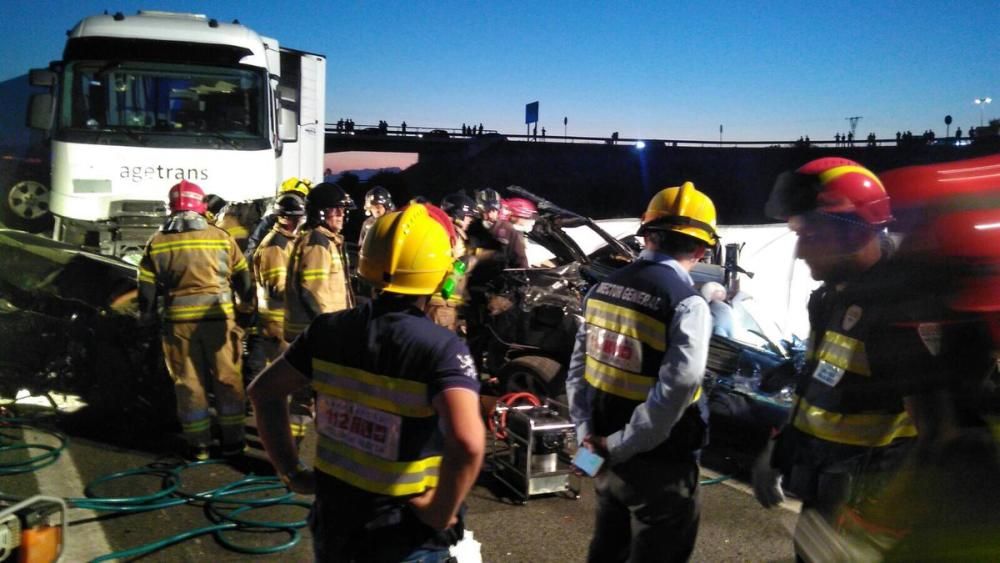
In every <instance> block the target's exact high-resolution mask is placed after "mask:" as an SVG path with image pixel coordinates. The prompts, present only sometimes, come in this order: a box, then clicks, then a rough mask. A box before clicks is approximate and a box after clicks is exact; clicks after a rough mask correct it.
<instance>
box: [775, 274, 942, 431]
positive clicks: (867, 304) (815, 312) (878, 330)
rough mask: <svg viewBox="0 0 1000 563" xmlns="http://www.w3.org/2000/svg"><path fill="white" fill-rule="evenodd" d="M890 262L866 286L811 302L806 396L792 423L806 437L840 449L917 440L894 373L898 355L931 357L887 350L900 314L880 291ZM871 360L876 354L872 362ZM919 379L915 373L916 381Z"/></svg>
mask: <svg viewBox="0 0 1000 563" xmlns="http://www.w3.org/2000/svg"><path fill="white" fill-rule="evenodd" d="M890 267H891V265H890V264H888V263H886V262H885V261H883V262H881V263H879V264H878V265H876V267H873V268H872V270H871V271H869V272H867V273H866V274H865V275H864V276H863V277H862V278H861V279H859V280H856V281H855V282H853V283H852V284H851V285H848V286H844V287H841V288H840V289H833V288H828V287H826V286H824V287H821V288H820V289H818V290H816V291H815V292H814V293H813V295H812V297H811V298H810V301H809V317H810V324H811V325H812V329H811V335H810V339H809V350H808V351H807V354H806V365H805V369H804V370H803V372H802V380H801V382H800V384H799V386H798V395H799V396H800V397H801V400H800V403H799V407H798V409H797V410H796V411H795V417H794V419H793V420H792V424H793V425H794V426H795V428H797V429H798V430H800V431H802V432H803V433H805V434H807V435H809V436H813V437H815V438H818V439H820V440H826V441H828V442H833V443H835V444H840V445H845V446H860V447H866V448H867V447H871V448H877V447H884V446H888V445H889V444H891V443H893V442H894V441H896V440H899V439H905V438H913V437H915V436H916V435H917V428H916V426H915V425H914V424H913V422H912V420H911V419H910V416H909V415H908V414H907V413H906V410H905V408H904V405H903V392H902V391H901V387H902V385H901V383H902V382H901V381H900V378H906V377H907V376H906V374H896V373H892V372H893V371H894V370H896V368H895V367H894V366H893V364H894V363H895V362H894V360H893V357H894V356H899V355H906V356H908V357H921V355H923V356H926V355H927V354H928V353H927V351H926V350H921V349H916V348H911V349H887V348H890V347H892V348H897V347H896V346H887V345H886V344H885V343H882V344H875V345H874V347H873V342H874V341H877V340H878V339H883V340H884V339H885V337H886V336H885V335H886V334H887V333H889V332H890V328H891V326H890V325H891V320H892V318H894V315H895V312H894V311H893V310H892V309H891V307H893V306H892V305H887V303H886V302H887V300H886V299H885V296H884V295H883V296H881V297H880V292H879V291H877V290H872V289H869V288H871V287H877V286H875V284H878V283H879V279H880V278H881V277H884V276H886V272H885V271H884V269H885V268H890ZM873 354H878V355H877V356H873ZM914 375H916V374H914Z"/></svg>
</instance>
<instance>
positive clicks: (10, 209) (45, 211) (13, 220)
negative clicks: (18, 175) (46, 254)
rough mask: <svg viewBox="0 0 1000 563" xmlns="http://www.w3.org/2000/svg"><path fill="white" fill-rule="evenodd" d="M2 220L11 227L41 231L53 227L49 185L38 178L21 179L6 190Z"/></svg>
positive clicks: (0, 217) (0, 210) (1, 210)
mask: <svg viewBox="0 0 1000 563" xmlns="http://www.w3.org/2000/svg"><path fill="white" fill-rule="evenodd" d="M0 221H3V224H4V226H6V227H8V228H11V229H20V230H22V231H28V232H29V233H39V232H42V231H45V230H47V229H51V228H52V213H50V212H49V187H48V186H47V185H45V184H44V183H42V182H39V181H38V180H20V181H16V182H14V183H12V184H10V185H9V186H8V187H7V189H6V190H5V193H4V197H3V202H2V205H0Z"/></svg>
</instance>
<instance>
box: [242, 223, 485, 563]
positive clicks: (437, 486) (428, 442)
mask: <svg viewBox="0 0 1000 563" xmlns="http://www.w3.org/2000/svg"><path fill="white" fill-rule="evenodd" d="M444 217H445V215H444V213H443V212H440V210H437V213H432V211H431V209H430V208H429V206H425V205H423V204H410V205H408V206H406V207H405V208H403V209H402V210H400V211H395V212H392V213H388V214H387V215H385V216H383V217H382V218H380V219H379V220H378V221H377V222H376V223H375V227H374V228H373V229H372V232H371V234H369V236H368V239H366V241H365V247H364V248H363V249H362V252H361V262H360V265H359V269H358V270H359V272H360V274H361V276H363V277H364V278H365V279H366V280H368V282H369V283H371V284H372V285H373V286H375V287H376V288H378V289H379V295H378V296H377V297H376V298H375V300H374V301H372V302H369V303H366V304H364V305H361V306H359V307H357V308H355V309H351V310H349V311H341V312H339V313H333V314H325V315H321V316H319V317H318V318H316V319H315V320H314V321H313V322H312V324H310V325H309V327H308V328H307V329H306V330H305V332H303V333H302V335H301V336H300V337H299V338H298V339H296V340H295V342H293V343H292V345H291V347H290V348H289V349H288V351H287V352H286V353H285V355H284V356H283V357H282V358H281V359H280V360H278V361H277V362H275V363H274V364H272V365H271V366H269V367H268V368H267V369H265V370H264V372H263V373H261V374H260V376H259V377H258V378H257V379H256V380H255V381H254V382H253V383H252V384H251V385H250V390H249V394H250V398H251V400H252V401H253V403H254V408H255V412H256V413H257V419H258V426H259V428H260V432H261V437H262V438H263V442H264V446H265V447H266V449H267V452H268V455H269V456H270V458H271V460H272V463H273V464H274V467H275V469H276V470H277V472H278V475H280V476H281V478H282V480H283V481H284V482H285V483H286V485H287V486H288V487H289V488H290V489H292V490H293V491H295V492H299V493H303V494H311V493H313V492H315V495H316V497H315V501H314V503H313V506H312V511H311V514H310V517H309V525H310V528H311V530H312V536H313V549H314V554H315V559H316V561H384V562H390V561H426V562H431V561H438V562H443V561H448V560H449V559H448V557H449V556H448V549H449V546H450V545H453V544H455V543H456V542H457V541H459V540H460V539H461V538H462V536H463V533H464V524H463V513H464V509H463V502H464V499H465V496H466V495H467V494H468V492H469V490H470V489H471V488H472V486H473V485H474V484H475V481H476V477H477V475H478V474H479V468H480V466H481V464H482V458H483V453H484V450H485V440H484V439H483V436H484V433H485V428H484V426H483V421H482V418H481V417H480V415H479V393H478V392H479V382H478V376H477V374H476V370H475V366H474V362H473V360H472V357H471V356H470V354H469V349H468V348H467V347H466V345H465V343H464V342H462V340H461V339H459V338H458V336H457V335H455V334H454V333H453V332H450V331H448V330H446V329H444V328H441V327H439V326H436V325H434V323H432V322H431V321H430V320H428V319H427V318H426V317H425V316H424V314H423V312H422V309H423V308H424V306H425V305H426V302H427V298H428V296H430V295H433V294H435V293H438V292H439V291H441V289H442V286H443V285H444V283H445V281H446V279H447V278H448V276H449V275H450V274H451V272H452V255H451V243H450V241H449V235H448V232H447V229H446V227H445V226H444V225H443V224H441V223H440V222H439V221H440V220H442V219H443V218H444ZM310 384H311V386H312V388H313V389H314V390H315V392H316V394H317V400H316V404H317V409H316V410H317V413H316V426H317V430H318V433H319V442H318V444H317V449H316V471H315V472H313V471H310V470H309V469H307V468H306V467H305V466H303V465H302V464H301V462H298V461H297V460H298V457H299V456H298V452H297V451H296V448H295V445H294V443H293V442H292V439H291V436H290V434H289V432H288V407H287V397H288V395H289V394H290V393H292V392H293V391H295V390H296V389H298V388H301V387H305V386H307V385H310Z"/></svg>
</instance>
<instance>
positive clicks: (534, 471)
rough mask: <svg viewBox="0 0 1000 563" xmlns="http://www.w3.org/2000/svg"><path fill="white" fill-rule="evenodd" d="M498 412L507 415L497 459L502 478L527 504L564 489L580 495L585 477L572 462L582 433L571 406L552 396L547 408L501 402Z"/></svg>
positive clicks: (500, 432)
mask: <svg viewBox="0 0 1000 563" xmlns="http://www.w3.org/2000/svg"><path fill="white" fill-rule="evenodd" d="M497 414H499V415H502V416H501V419H505V424H501V425H498V428H499V430H498V431H497V432H495V433H494V436H493V438H494V439H493V452H492V454H491V459H492V462H493V472H494V476H495V477H496V478H497V480H499V481H500V482H501V483H503V484H504V485H506V486H507V487H508V488H510V489H511V491H513V492H514V493H515V494H516V495H517V496H518V497H519V498H520V500H521V501H522V502H524V501H527V500H528V498H530V497H532V496H535V495H541V494H549V493H561V492H569V493H570V495H571V496H572V497H573V498H579V495H580V478H579V477H577V476H576V475H574V471H573V466H572V463H571V460H572V454H573V453H574V452H575V450H576V439H575V434H576V432H575V431H574V427H573V423H572V422H571V421H570V420H569V416H568V409H567V407H566V406H565V405H562V404H560V403H557V402H555V401H552V400H546V401H545V403H544V404H542V405H541V406H535V405H524V406H509V405H506V404H504V403H503V402H498V403H497V406H496V413H495V416H496V415H497Z"/></svg>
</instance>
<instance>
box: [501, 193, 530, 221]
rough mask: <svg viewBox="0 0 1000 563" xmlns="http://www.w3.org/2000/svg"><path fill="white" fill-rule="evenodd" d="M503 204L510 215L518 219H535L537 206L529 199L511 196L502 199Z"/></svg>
mask: <svg viewBox="0 0 1000 563" xmlns="http://www.w3.org/2000/svg"><path fill="white" fill-rule="evenodd" d="M503 206H504V207H505V208H507V213H508V214H509V215H510V216H511V217H517V218H520V219H537V218H538V207H537V206H535V203H534V202H533V201H531V200H530V199H525V198H523V197H511V198H507V199H505V200H503Z"/></svg>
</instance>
